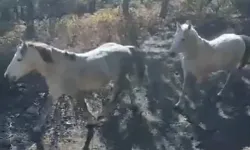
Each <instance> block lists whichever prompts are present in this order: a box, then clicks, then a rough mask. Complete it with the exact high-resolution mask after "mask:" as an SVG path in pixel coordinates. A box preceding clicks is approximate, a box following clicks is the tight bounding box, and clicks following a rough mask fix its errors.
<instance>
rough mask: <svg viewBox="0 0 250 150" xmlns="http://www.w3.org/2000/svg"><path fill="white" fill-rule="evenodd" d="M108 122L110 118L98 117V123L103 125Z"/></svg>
mask: <svg viewBox="0 0 250 150" xmlns="http://www.w3.org/2000/svg"><path fill="white" fill-rule="evenodd" d="M107 120H108V118H107V117H105V116H102V115H101V116H98V117H97V121H98V122H101V123H103V122H106V121H107Z"/></svg>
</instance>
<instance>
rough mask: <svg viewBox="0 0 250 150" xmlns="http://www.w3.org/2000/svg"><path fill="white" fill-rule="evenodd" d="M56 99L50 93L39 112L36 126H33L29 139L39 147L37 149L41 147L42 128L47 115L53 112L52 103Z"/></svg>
mask: <svg viewBox="0 0 250 150" xmlns="http://www.w3.org/2000/svg"><path fill="white" fill-rule="evenodd" d="M56 101H57V100H54V99H53V98H52V97H51V96H50V95H49V96H48V98H47V100H46V101H45V104H44V106H43V108H42V110H41V112H40V116H39V119H38V121H37V123H36V126H35V127H34V128H33V131H32V132H33V133H32V134H31V140H32V141H34V142H35V143H36V145H37V147H39V149H44V148H43V142H42V136H43V131H42V130H43V128H44V125H45V123H46V121H47V118H48V116H49V115H50V114H51V113H52V112H53V109H54V108H53V104H54V103H56Z"/></svg>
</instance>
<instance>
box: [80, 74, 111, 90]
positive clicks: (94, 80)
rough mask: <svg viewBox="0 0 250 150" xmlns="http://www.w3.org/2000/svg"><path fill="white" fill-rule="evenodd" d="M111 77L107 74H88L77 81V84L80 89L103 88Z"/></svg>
mask: <svg viewBox="0 0 250 150" xmlns="http://www.w3.org/2000/svg"><path fill="white" fill-rule="evenodd" d="M110 80H111V79H109V78H108V77H107V76H105V75H104V76H88V77H85V78H84V79H82V80H81V81H79V83H78V86H79V87H80V89H81V90H85V91H92V90H98V89H100V88H103V87H104V86H105V85H107V84H108V83H109V81H110Z"/></svg>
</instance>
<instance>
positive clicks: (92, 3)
mask: <svg viewBox="0 0 250 150" xmlns="http://www.w3.org/2000/svg"><path fill="white" fill-rule="evenodd" d="M95 8H96V0H90V2H89V13H91V14H93V13H94V12H95V11H96V9H95Z"/></svg>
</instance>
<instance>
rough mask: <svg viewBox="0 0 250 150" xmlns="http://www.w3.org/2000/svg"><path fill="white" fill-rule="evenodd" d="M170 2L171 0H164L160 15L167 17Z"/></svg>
mask: <svg viewBox="0 0 250 150" xmlns="http://www.w3.org/2000/svg"><path fill="white" fill-rule="evenodd" d="M168 3H169V0H162V3H161V11H160V15H159V17H161V18H165V17H166V16H167V12H168Z"/></svg>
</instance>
